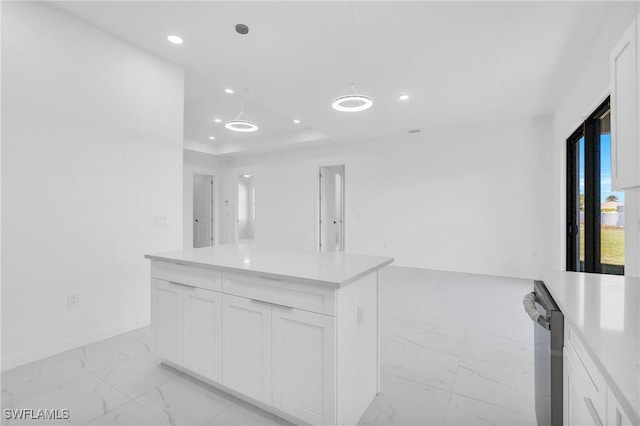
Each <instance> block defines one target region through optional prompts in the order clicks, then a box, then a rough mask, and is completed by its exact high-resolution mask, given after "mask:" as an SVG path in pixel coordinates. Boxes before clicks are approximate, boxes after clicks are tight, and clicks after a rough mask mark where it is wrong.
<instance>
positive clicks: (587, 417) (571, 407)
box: [563, 351, 603, 426]
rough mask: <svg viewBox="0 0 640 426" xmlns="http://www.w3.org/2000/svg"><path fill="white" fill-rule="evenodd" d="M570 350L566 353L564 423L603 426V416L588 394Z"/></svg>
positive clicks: (571, 425) (569, 425)
mask: <svg viewBox="0 0 640 426" xmlns="http://www.w3.org/2000/svg"><path fill="white" fill-rule="evenodd" d="M577 362H579V361H578V360H577V359H576V358H575V357H574V356H571V355H570V354H569V352H567V351H565V354H564V366H563V368H564V424H565V425H567V426H602V424H603V423H602V418H601V417H600V415H599V413H598V412H597V411H596V409H595V407H594V406H593V403H592V400H591V399H590V398H589V397H588V396H586V395H587V392H586V391H585V389H584V385H583V381H582V379H581V377H580V372H579V370H576V367H577V366H576V363H577Z"/></svg>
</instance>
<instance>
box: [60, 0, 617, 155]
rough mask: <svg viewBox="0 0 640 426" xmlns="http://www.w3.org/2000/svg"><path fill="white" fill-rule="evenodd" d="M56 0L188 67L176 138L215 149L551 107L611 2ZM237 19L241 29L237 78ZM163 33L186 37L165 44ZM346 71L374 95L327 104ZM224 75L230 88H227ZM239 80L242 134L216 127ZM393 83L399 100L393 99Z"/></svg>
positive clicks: (233, 111) (336, 139)
mask: <svg viewBox="0 0 640 426" xmlns="http://www.w3.org/2000/svg"><path fill="white" fill-rule="evenodd" d="M53 4H54V5H55V6H57V7H59V8H61V9H63V10H64V11H66V12H68V13H70V14H72V15H75V16H77V17H79V18H80V19H82V20H84V21H86V22H89V23H91V24H93V25H95V26H97V27H99V28H102V29H104V30H105V31H107V32H110V33H112V34H114V35H115V36H117V37H119V38H121V39H124V40H126V41H128V42H130V43H132V44H134V45H137V46H139V47H141V48H143V49H145V50H147V51H149V52H152V53H154V54H156V55H158V56H161V57H163V58H166V59H168V60H169V61H171V62H174V63H176V64H179V65H180V66H182V67H184V68H185V70H186V74H185V76H186V79H185V125H184V137H185V147H186V148H189V149H193V150H198V151H203V152H208V153H211V154H216V155H240V154H243V153H248V152H249V153H253V152H260V151H267V150H274V149H287V148H290V147H298V146H306V145H317V144H327V143H344V142H348V141H355V140H362V139H370V138H393V137H398V136H399V135H404V134H406V133H407V132H408V131H409V130H412V129H417V128H422V129H425V128H428V127H430V126H440V125H452V124H458V123H482V122H486V121H498V120H499V121H507V120H511V119H522V118H523V117H532V116H537V115H543V114H548V113H551V112H552V111H553V108H554V105H555V102H556V100H557V96H558V95H559V93H561V91H562V87H563V85H564V84H565V83H566V82H567V81H568V80H569V79H570V78H571V75H572V73H573V72H575V70H577V69H578V67H580V66H581V65H582V62H581V60H583V58H584V57H585V55H586V52H587V49H588V46H589V44H590V43H591V42H592V41H593V40H594V39H595V38H596V37H597V35H598V31H599V29H600V27H601V26H602V24H603V23H604V22H605V20H606V18H607V16H608V13H609V11H610V10H611V9H612V8H614V7H615V6H616V5H615V3H612V2H478V1H474V2H415V1H414V2H401V1H375V2H364V1H356V2H354V3H353V10H354V12H353V27H352V26H351V24H350V22H351V21H350V19H351V18H350V16H351V15H350V7H351V5H352V3H351V2H346V1H322V2H303V1H300V2H293V1H282V2H270V1H259V2H247V1H233V2H232V1H227V2H222V1H210V2H206V1H194V2H190V1H159V2H155V1H141V2H129V1H113V2H101V1H88V2H81V1H73V2H53ZM237 23H245V24H247V25H249V27H250V32H249V34H248V35H247V36H245V38H244V60H243V68H244V72H243V73H242V74H243V77H242V78H241V73H240V72H239V71H240V62H241V61H240V58H241V56H240V50H241V49H240V45H241V40H240V36H239V35H238V34H237V33H236V32H235V30H234V27H235V24H237ZM351 28H353V30H352V32H351ZM350 32H351V34H352V36H351V37H350ZM168 34H177V35H180V36H181V37H182V38H183V39H184V44H183V45H180V46H175V45H172V44H170V43H168V42H167V40H166V36H167V35H168ZM350 40H351V41H350ZM352 71H353V73H354V75H355V83H356V87H357V89H358V91H359V92H362V93H364V94H366V95H368V96H371V97H372V98H373V99H374V106H373V107H372V108H371V109H369V110H367V111H364V112H360V113H340V112H337V111H334V110H333V109H332V108H331V106H330V104H331V100H332V99H333V98H335V97H336V96H339V95H341V94H343V92H345V90H346V89H347V87H348V84H349V82H350V74H351V72H352ZM227 87H230V88H233V89H235V90H236V93H235V94H233V95H229V94H226V93H225V92H224V89H225V88H227ZM243 90H244V111H245V113H247V114H248V116H249V117H250V118H251V120H252V121H255V122H257V123H258V124H259V125H260V129H259V130H258V131H257V132H255V133H251V134H238V133H234V132H230V131H229V130H227V129H225V128H224V122H225V121H226V120H230V119H233V118H235V117H236V116H237V115H238V113H239V112H240V92H241V91H243ZM401 93H406V94H409V95H410V98H409V100H407V101H404V102H402V101H399V100H398V95H400V94H401ZM216 117H219V118H220V119H221V120H222V123H220V124H216V123H215V122H214V118H216ZM293 119H298V120H300V121H301V123H300V124H294V123H293ZM209 136H215V138H216V139H215V140H214V141H211V140H209Z"/></svg>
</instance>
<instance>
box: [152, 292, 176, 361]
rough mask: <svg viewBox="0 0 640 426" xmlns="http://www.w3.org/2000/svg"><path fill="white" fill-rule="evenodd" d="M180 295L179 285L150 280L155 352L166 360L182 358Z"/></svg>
mask: <svg viewBox="0 0 640 426" xmlns="http://www.w3.org/2000/svg"><path fill="white" fill-rule="evenodd" d="M181 303H182V297H181V291H180V287H178V286H175V285H172V284H170V283H168V282H166V281H160V280H155V279H152V280H151V324H152V327H153V329H152V331H153V339H154V346H155V351H156V353H157V354H158V355H159V356H161V357H163V358H165V359H167V360H168V361H172V362H177V363H179V362H180V361H181V360H182V323H183V322H182V319H181V316H182V306H181Z"/></svg>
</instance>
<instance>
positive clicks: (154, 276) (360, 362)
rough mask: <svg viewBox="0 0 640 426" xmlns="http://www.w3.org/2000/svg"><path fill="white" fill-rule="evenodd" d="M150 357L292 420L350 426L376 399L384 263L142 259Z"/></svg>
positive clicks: (317, 256) (365, 259)
mask: <svg viewBox="0 0 640 426" xmlns="http://www.w3.org/2000/svg"><path fill="white" fill-rule="evenodd" d="M147 257H148V258H149V259H151V289H152V327H153V333H154V336H155V342H156V344H155V353H156V354H157V355H159V356H160V358H162V359H163V361H166V362H167V363H168V364H169V365H172V366H173V367H175V368H177V369H179V370H181V371H184V372H185V373H187V374H192V375H195V376H196V377H198V378H199V379H201V380H203V381H205V382H207V383H209V384H211V385H213V386H216V387H218V388H220V389H221V390H223V391H225V392H229V393H231V394H232V395H234V396H236V397H238V398H242V399H245V400H246V401H248V402H250V403H252V404H255V405H256V406H258V407H260V408H262V409H264V410H267V411H270V412H272V413H273V414H276V415H278V416H281V417H283V418H285V419H287V420H289V421H291V422H294V423H296V424H307V423H308V424H318V425H320V424H321V425H340V426H344V425H352V424H357V423H358V421H359V420H360V418H361V417H362V415H363V414H364V412H365V411H366V410H367V407H369V405H370V404H371V402H372V401H373V399H374V398H375V396H376V394H377V393H378V391H379V379H380V377H379V376H380V374H379V372H380V357H379V334H378V296H379V285H378V270H379V269H380V268H382V267H384V266H386V265H388V264H389V263H391V262H392V260H393V259H391V258H386V257H375V256H362V255H350V254H348V253H342V252H341V253H320V252H297V251H288V250H287V251H279V250H277V249H268V250H264V249H258V248H253V247H245V246H220V247H206V248H198V249H193V250H191V249H190V250H188V251H177V252H168V253H161V254H157V255H147Z"/></svg>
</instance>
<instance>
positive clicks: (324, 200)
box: [318, 165, 344, 251]
mask: <svg viewBox="0 0 640 426" xmlns="http://www.w3.org/2000/svg"><path fill="white" fill-rule="evenodd" d="M318 248H319V249H320V251H344V165H341V166H326V167H320V235H319V243H318Z"/></svg>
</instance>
